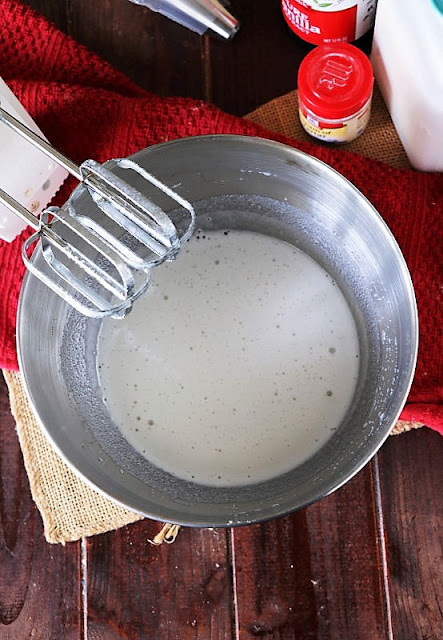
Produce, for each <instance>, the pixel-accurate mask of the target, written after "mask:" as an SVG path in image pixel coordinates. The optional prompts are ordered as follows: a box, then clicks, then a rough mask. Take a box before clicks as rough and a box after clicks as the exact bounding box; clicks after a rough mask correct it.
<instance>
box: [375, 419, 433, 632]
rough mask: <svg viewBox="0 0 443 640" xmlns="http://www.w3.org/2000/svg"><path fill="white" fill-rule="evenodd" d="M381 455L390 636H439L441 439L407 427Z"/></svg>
mask: <svg viewBox="0 0 443 640" xmlns="http://www.w3.org/2000/svg"><path fill="white" fill-rule="evenodd" d="M379 457H380V485H381V501H382V507H383V518H384V533H385V538H386V552H387V568H388V572H389V588H390V599H391V610H392V627H393V636H394V638H395V639H396V640H409V639H411V640H442V639H443V613H442V608H443V549H442V524H443V501H442V498H441V490H442V487H443V438H442V437H441V436H440V435H439V434H437V433H435V432H432V431H430V430H428V429H426V430H420V431H414V432H412V431H411V432H409V433H406V434H404V435H402V436H398V437H395V438H393V439H392V440H389V441H388V442H387V443H386V444H385V445H384V446H383V448H382V450H381V452H380V456H379Z"/></svg>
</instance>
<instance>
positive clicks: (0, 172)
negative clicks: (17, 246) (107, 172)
mask: <svg viewBox="0 0 443 640" xmlns="http://www.w3.org/2000/svg"><path fill="white" fill-rule="evenodd" d="M0 105H1V106H2V108H3V109H4V110H5V111H7V112H8V113H10V114H11V115H13V116H15V117H16V118H17V119H18V120H20V121H21V122H22V123H23V124H25V125H26V126H28V127H29V128H30V129H32V130H33V131H35V133H37V134H39V135H40V136H42V137H44V136H43V133H42V132H41V131H40V129H39V128H38V126H37V125H36V124H35V122H34V121H33V119H32V118H31V116H30V115H29V113H28V112H27V111H26V110H25V108H24V107H23V105H22V104H21V103H20V102H19V100H18V99H17V98H16V96H15V95H14V94H13V93H12V91H11V90H10V89H9V87H8V86H7V84H6V83H5V82H4V81H3V80H2V79H1V78H0ZM67 175H68V174H67V172H66V170H65V169H63V168H62V167H60V166H59V165H58V164H56V163H55V162H53V161H52V160H49V159H48V157H47V156H46V155H45V154H44V153H43V152H42V151H40V150H39V149H36V148H35V147H34V146H32V145H31V144H30V143H29V142H26V141H25V140H23V138H21V137H20V136H18V135H17V134H16V133H14V131H12V130H11V129H10V128H9V127H7V126H6V125H5V124H2V123H1V122H0V188H1V189H3V190H4V191H6V193H7V194H8V195H10V196H12V197H13V198H15V199H16V200H18V202H20V204H22V205H23V206H25V207H26V208H27V209H29V210H30V211H32V212H33V213H35V214H39V213H41V211H42V210H43V209H44V208H45V207H46V206H47V205H48V203H49V201H50V200H51V199H52V198H53V196H54V195H55V194H56V193H57V191H58V190H59V188H60V186H61V185H62V183H63V182H64V180H65V178H66V176H67ZM25 228H26V223H25V222H23V221H22V220H21V219H20V218H18V217H17V216H16V215H15V214H13V213H12V212H11V211H10V210H9V209H8V208H7V207H6V206H4V205H2V204H0V239H2V240H6V241H7V242H11V241H12V240H14V238H15V237H16V236H17V235H18V234H19V233H21V232H22V231H23V229H25Z"/></svg>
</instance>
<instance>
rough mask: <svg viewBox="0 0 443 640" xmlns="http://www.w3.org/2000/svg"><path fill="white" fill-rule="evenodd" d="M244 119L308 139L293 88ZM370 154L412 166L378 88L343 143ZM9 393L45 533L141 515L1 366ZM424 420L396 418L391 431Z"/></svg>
mask: <svg viewBox="0 0 443 640" xmlns="http://www.w3.org/2000/svg"><path fill="white" fill-rule="evenodd" d="M246 118H247V119H248V120H251V121H252V122H254V123H256V124H259V125H261V126H263V127H264V128H266V129H268V130H270V131H275V132H277V133H282V134H286V135H288V136H290V137H292V138H294V139H296V140H304V139H306V140H308V139H309V140H310V141H311V142H312V138H309V137H308V136H307V134H306V133H305V132H304V131H303V129H302V128H301V125H300V122H299V119H298V114H297V92H296V91H293V92H291V93H289V94H287V95H284V96H282V97H280V98H277V99H275V100H272V101H271V102H269V103H267V104H265V105H263V106H262V107H260V108H259V109H257V110H255V111H254V112H252V113H250V114H248V115H247V116H246ZM346 148H347V149H348V150H352V151H355V152H356V153H359V154H361V155H364V156H366V157H369V158H374V159H378V160H382V161H384V162H385V163H387V164H389V165H390V166H392V167H395V168H410V164H409V162H408V159H407V157H406V155H405V153H404V150H403V147H402V145H401V143H400V140H399V138H398V136H397V134H396V131H395V128H394V126H393V124H392V121H391V119H390V117H389V113H388V112H387V110H386V107H385V105H384V103H383V99H382V97H381V95H380V93H379V92H378V91H377V90H376V92H375V95H374V102H373V109H372V116H371V120H370V124H369V126H368V129H367V130H366V131H365V133H364V134H363V135H362V136H361V137H360V138H358V139H357V140H355V141H354V142H352V143H350V144H348V145H346ZM3 373H4V376H5V380H6V382H7V385H8V388H9V394H10V402H11V410H12V413H13V415H14V417H15V420H16V423H17V434H18V437H19V440H20V445H21V449H22V452H23V459H24V464H25V468H26V471H27V474H28V477H29V483H30V487H31V493H32V497H33V499H34V501H35V503H36V505H37V507H38V509H39V511H40V513H41V516H42V519H43V524H44V533H45V538H46V540H47V541H48V542H52V543H65V542H68V541H74V540H78V539H79V538H82V537H84V536H91V535H95V534H98V533H104V532H106V531H111V530H114V529H118V528H119V527H122V526H124V525H127V524H129V523H131V522H135V521H136V520H140V519H141V516H140V515H138V514H136V513H133V512H131V511H128V510H126V509H123V508H122V507H120V506H119V505H116V504H114V503H113V502H111V501H110V500H108V499H107V498H105V497H104V496H102V495H101V494H99V493H98V492H96V491H94V490H93V489H91V488H90V487H89V486H88V485H86V484H85V483H84V482H83V481H82V480H80V479H79V478H78V477H77V476H76V475H75V474H74V473H73V472H72V471H71V470H70V468H69V467H68V466H67V465H66V464H65V463H64V462H63V461H62V460H61V458H60V457H59V456H58V454H57V453H56V452H55V451H54V450H53V449H52V447H51V445H50V444H49V442H48V441H47V440H46V438H45V436H44V435H43V433H42V431H41V429H40V427H39V426H38V424H37V422H36V419H35V417H34V415H33V413H32V410H31V408H30V406H29V403H28V400H27V397H26V393H25V391H24V388H23V384H22V380H21V376H20V373H17V372H13V371H4V372H3ZM421 426H423V425H422V424H421V423H417V422H405V421H399V422H398V423H397V424H396V426H395V428H394V430H393V431H392V434H398V433H403V432H404V431H409V430H410V429H414V428H418V427H421ZM176 533H177V530H176V528H175V529H173V530H172V533H171V529H169V528H168V527H166V528H164V529H162V530H161V533H160V535H159V537H158V538H157V540H154V543H157V542H158V541H160V542H161V541H162V540H163V539H165V536H166V541H171V540H173V539H174V537H175V535H176Z"/></svg>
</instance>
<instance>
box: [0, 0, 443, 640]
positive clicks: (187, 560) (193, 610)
mask: <svg viewBox="0 0 443 640" xmlns="http://www.w3.org/2000/svg"><path fill="white" fill-rule="evenodd" d="M26 4H28V5H30V6H32V7H33V8H35V9H36V10H38V11H39V12H41V13H42V14H44V15H46V16H47V17H49V18H50V19H51V20H52V21H53V22H54V23H55V24H56V25H57V26H58V27H59V28H60V29H61V30H62V31H64V32H66V33H68V34H69V35H71V36H72V37H74V38H75V39H76V40H78V41H79V42H81V43H83V44H85V45H86V46H87V47H89V48H90V49H91V50H93V51H95V52H97V53H99V54H100V55H101V56H102V57H103V58H104V59H106V60H108V61H109V62H111V63H112V64H113V65H114V66H115V67H116V68H118V69H120V70H121V71H123V72H124V73H126V74H127V75H128V76H129V77H131V78H132V79H133V80H135V81H136V82H137V83H138V84H139V85H141V86H143V87H144V88H146V89H149V90H150V91H153V92H155V93H157V94H160V95H183V96H190V97H194V98H201V99H204V100H208V101H210V102H213V103H215V104H217V105H218V106H220V107H221V108H223V109H225V110H226V111H228V112H230V113H233V114H236V115H244V114H246V113H247V112H249V111H251V110H253V109H254V108H256V107H257V106H259V105H261V104H263V103H264V102H266V101H268V100H270V99H272V98H275V97H277V96H279V95H282V94H284V93H286V92H288V91H290V90H291V89H293V88H295V87H296V75H297V69H298V65H299V64H300V61H301V60H302V58H303V57H304V55H305V54H306V53H307V52H308V51H309V50H310V48H311V47H310V45H308V44H306V43H304V42H302V41H301V40H299V39H298V38H297V37H296V36H294V35H293V34H292V33H291V32H290V31H289V29H288V28H287V27H286V25H285V23H284V21H283V18H282V16H281V11H280V7H279V2H278V0H273V1H272V2H270V1H269V0H242V1H241V2H240V0H237V1H235V0H232V10H233V12H234V13H235V14H236V15H237V16H238V17H239V18H240V20H241V22H242V27H241V29H240V31H239V33H238V34H237V36H235V38H234V39H233V40H232V41H231V42H229V43H226V42H222V41H219V40H217V39H214V38H209V37H199V36H197V35H196V34H193V33H191V32H190V31H187V30H186V29H184V28H183V27H181V26H179V25H177V24H175V23H173V22H171V21H169V20H167V19H166V18H164V17H163V16H161V15H159V14H155V13H152V12H150V11H149V10H147V9H144V8H142V7H139V6H136V5H134V4H132V3H130V2H128V1H127V0H101V1H100V2H91V1H90V0H28V1H27V3H26ZM370 42H371V35H370V34H369V35H368V36H366V37H364V38H363V39H362V40H361V42H359V43H358V45H359V46H361V48H363V50H365V51H366V52H369V50H370ZM0 438H1V443H2V445H1V449H0V471H1V474H0V482H1V484H0V562H1V564H0V640H22V639H25V638H35V639H37V640H39V639H41V640H53V639H54V640H61V639H64V638H69V639H70V638H79V639H80V638H82V639H83V640H84V639H87V640H92V639H93V640H114V639H115V640H117V639H129V640H133V639H134V640H135V639H138V638H140V639H145V638H156V639H158V640H163V639H168V640H169V639H180V640H181V639H187V638H189V639H193V640H194V639H197V638H198V639H202V640H222V639H223V640H225V639H226V640H231V639H232V640H234V639H236V640H250V639H252V638H258V637H259V638H265V639H266V640H295V639H297V640H311V639H312V640H328V639H331V640H335V639H337V640H338V639H340V640H440V639H442V638H443V620H442V616H441V608H440V607H441V601H442V599H443V598H442V585H441V582H442V581H441V569H440V567H441V538H440V531H439V523H440V522H441V506H442V499H441V487H442V486H443V483H442V465H441V453H442V440H441V438H440V436H438V435H437V434H435V433H433V432H431V431H430V430H428V429H421V430H420V431H419V432H414V433H409V434H406V435H402V436H398V437H393V438H390V439H389V440H388V442H387V443H386V444H385V445H384V446H383V448H382V450H381V452H380V453H379V454H378V455H377V456H376V457H375V458H374V460H373V461H372V462H371V463H370V464H369V465H367V466H366V468H365V469H364V470H362V471H361V472H360V473H359V474H358V475H357V476H356V477H355V478H354V479H353V480H352V481H351V482H349V483H348V484H347V485H345V486H344V487H343V488H342V489H340V490H339V491H337V492H336V493H334V494H333V495H331V496H329V497H328V498H326V499H324V500H322V501H321V502H319V503H316V504H314V505H312V506H310V507H309V508H307V509H304V510H303V511H300V512H299V513H296V514H292V515H288V516H286V517H284V518H279V519H277V520H274V521H271V522H268V523H265V524H262V525H255V526H252V527H245V528H239V529H235V530H232V531H229V530H221V529H215V530H196V529H195V530H194V529H183V530H182V531H181V532H180V534H179V537H178V539H177V541H176V542H175V543H174V544H173V545H163V546H161V547H153V546H152V545H150V544H149V539H151V538H152V537H153V535H154V534H155V532H156V531H157V529H158V525H157V524H156V523H153V522H151V521H148V520H146V521H142V522H138V523H136V524H133V525H130V526H128V527H124V528H123V529H121V530H119V531H117V532H111V533H107V534H103V535H100V536H95V537H92V538H89V539H88V540H84V541H83V542H82V543H70V544H67V545H66V546H65V547H62V546H53V545H48V544H46V543H45V541H44V538H43V530H42V525H41V521H40V517H39V514H38V511H37V510H36V507H35V506H34V504H33V502H32V499H31V497H30V494H29V488H28V484H27V479H26V474H25V471H24V468H23V463H22V459H21V455H20V449H19V445H18V442H17V438H16V434H15V431H14V423H13V418H12V416H11V414H10V411H9V406H8V396H7V390H6V386H5V384H4V383H3V380H2V379H0ZM439 599H440V600H439Z"/></svg>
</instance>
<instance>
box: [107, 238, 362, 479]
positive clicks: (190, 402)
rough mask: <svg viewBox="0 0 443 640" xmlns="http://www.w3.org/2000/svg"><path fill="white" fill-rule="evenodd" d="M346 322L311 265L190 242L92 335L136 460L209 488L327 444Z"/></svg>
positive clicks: (293, 254)
mask: <svg viewBox="0 0 443 640" xmlns="http://www.w3.org/2000/svg"><path fill="white" fill-rule="evenodd" d="M358 356H359V347H358V338H357V331H356V327H355V323H354V320H353V317H352V314H351V312H350V310H349V307H348V305H347V303H346V301H345V299H344V297H343V294H342V293H341V291H340V289H339V288H338V286H337V285H336V283H335V282H334V281H333V280H332V278H331V277H330V276H329V275H328V274H327V273H326V272H325V271H324V270H323V269H322V268H321V267H320V266H319V265H318V264H317V263H316V262H315V261H314V260H312V259H311V258H310V257H309V256H307V255H306V254H304V253H303V252H301V251H300V250H298V249H296V248H294V247H293V246H292V245H290V244H288V243H286V242H283V241H281V240H277V239H275V238H272V237H269V236H265V235H261V234H258V233H253V232H247V231H228V232H223V231H216V232H209V233H208V232H203V233H202V232H200V233H198V234H197V235H196V236H194V237H193V238H192V239H191V240H190V241H189V242H188V244H187V245H186V246H185V248H184V249H183V251H182V253H181V254H180V255H179V256H178V258H177V260H176V261H175V262H172V263H166V264H164V265H161V266H160V267H158V268H157V269H155V270H154V272H153V276H152V285H151V287H150V289H148V291H147V293H145V294H144V296H142V298H141V299H140V300H139V301H138V302H137V303H136V304H135V306H134V309H133V311H131V313H130V314H129V315H128V316H127V317H126V318H125V319H124V320H112V319H107V320H105V321H104V322H103V325H102V329H101V333H100V336H99V348H98V363H99V378H100V382H101V386H102V389H103V396H104V398H105V402H106V404H107V406H108V409H109V412H110V415H111V417H112V419H113V420H114V422H115V424H116V425H117V426H118V427H119V429H120V431H121V433H122V434H123V436H124V437H125V438H126V439H127V440H128V441H129V442H130V444H131V445H132V446H133V447H134V448H135V449H137V450H138V451H139V452H140V453H141V454H142V455H144V456H145V457H146V458H148V459H149V460H150V461H151V462H153V463H154V464H155V465H157V466H158V467H161V468H163V469H165V470H166V471H169V472H171V473H173V474H174V475H176V476H178V477H180V478H185V479H187V480H192V481H194V482H198V483H201V484H206V485H241V484H249V483H253V482H258V481H262V480H267V479H269V478H272V477H274V476H277V475H279V474H281V473H283V472H285V471H288V470H290V469H291V468H293V467H294V466H296V465H298V464H300V463H301V462H303V461H305V460H306V459H307V458H309V457H310V456H312V454H314V453H315V452H316V451H317V450H318V449H320V447H322V445H324V443H325V442H326V441H327V440H328V439H329V438H330V437H331V435H332V433H333V431H334V430H335V429H336V428H337V426H338V425H339V424H340V422H341V420H342V419H343V417H344V415H345V412H346V410H347V408H348V407H349V404H350V402H351V400H352V396H353V393H354V390H355V385H356V380H357V375H358Z"/></svg>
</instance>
